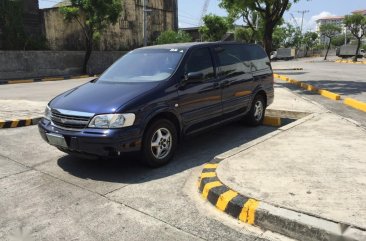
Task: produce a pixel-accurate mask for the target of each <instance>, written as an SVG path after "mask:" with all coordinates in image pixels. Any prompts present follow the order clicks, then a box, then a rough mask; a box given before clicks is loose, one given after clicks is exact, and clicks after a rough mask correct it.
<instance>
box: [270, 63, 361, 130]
mask: <svg viewBox="0 0 366 241" xmlns="http://www.w3.org/2000/svg"><path fill="white" fill-rule="evenodd" d="M333 59H334V58H333ZM272 67H273V68H274V69H288V68H303V70H286V71H283V70H275V71H274V72H275V73H277V74H280V75H284V76H288V77H290V78H293V79H296V80H300V81H302V82H305V83H309V84H311V85H314V86H316V87H318V88H320V89H326V90H329V91H331V92H334V93H337V94H340V95H342V97H351V98H354V99H356V100H359V101H362V102H366V65H364V64H342V63H334V62H325V61H323V60H322V58H305V59H299V60H293V61H276V62H273V63H272ZM276 82H277V83H278V84H280V85H282V86H285V87H287V88H289V89H291V90H292V91H294V92H295V93H298V94H300V95H302V96H303V97H306V98H308V99H310V100H312V101H315V102H317V103H319V104H321V105H323V106H325V107H326V108H327V109H329V110H330V111H332V112H334V113H337V114H339V115H341V116H344V117H346V118H350V119H353V120H355V121H357V122H358V123H360V124H361V125H362V126H364V127H366V113H365V112H362V111H359V110H355V109H353V108H351V107H348V106H346V105H344V104H343V103H342V101H333V100H329V99H327V98H324V97H322V96H320V95H318V94H316V93H313V92H310V91H305V90H302V89H300V88H299V87H297V86H293V85H291V84H288V83H286V82H284V81H281V80H278V81H276Z"/></svg>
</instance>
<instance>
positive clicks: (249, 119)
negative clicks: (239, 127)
mask: <svg viewBox="0 0 366 241" xmlns="http://www.w3.org/2000/svg"><path fill="white" fill-rule="evenodd" d="M265 112H266V102H265V100H264V96H263V95H260V94H259V95H256V96H255V97H254V99H253V102H252V106H251V108H250V111H249V112H248V114H247V115H246V116H245V122H246V123H247V124H248V125H250V126H259V125H262V124H263V119H264V115H265Z"/></svg>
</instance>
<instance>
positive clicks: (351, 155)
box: [205, 88, 366, 240]
mask: <svg viewBox="0 0 366 241" xmlns="http://www.w3.org/2000/svg"><path fill="white" fill-rule="evenodd" d="M285 108H286V109H287V110H289V109H291V108H293V110H296V111H302V112H310V113H315V114H312V115H310V116H308V117H305V118H304V120H300V121H299V122H298V123H293V124H290V127H288V128H286V126H285V127H284V128H283V129H281V128H280V129H279V130H278V131H277V133H272V134H270V135H269V137H263V138H260V139H261V140H259V141H255V143H248V144H245V145H243V146H242V147H238V148H235V149H234V150H231V151H229V152H227V153H223V154H221V155H219V156H217V157H216V160H218V161H219V164H218V165H217V169H216V170H215V172H216V175H217V178H218V180H219V181H220V182H222V183H223V185H225V186H227V187H228V188H229V189H231V190H233V191H234V192H238V193H239V194H241V196H242V197H245V198H249V199H253V200H257V201H259V202H258V203H259V204H255V205H258V206H257V211H254V212H256V214H255V215H256V216H258V217H256V220H255V221H254V220H252V221H253V223H254V224H255V225H258V226H260V227H262V228H266V229H270V230H271V231H275V232H279V233H282V234H285V235H288V236H290V237H292V238H298V239H300V240H317V239H319V237H322V239H321V240H334V239H337V240H366V231H365V230H366V175H365V173H366V158H365V157H366V148H365V147H366V130H365V129H363V128H361V127H359V126H358V125H357V123H354V122H352V121H351V120H347V119H344V118H342V117H340V116H338V115H335V114H333V113H330V112H328V111H326V110H325V109H324V108H322V107H321V106H319V105H316V104H313V103H311V102H309V101H306V100H304V99H302V98H301V97H298V96H297V95H295V94H293V93H292V92H290V91H289V90H287V89H282V88H276V101H275V103H274V104H273V105H272V106H271V107H270V108H269V109H270V110H269V111H271V110H275V109H285ZM214 162H215V161H214ZM205 168H208V167H205ZM211 171H213V170H211ZM216 181H217V180H216ZM205 183H206V184H207V182H205ZM209 195H210V194H209ZM234 196H235V194H234ZM219 199H220V198H219ZM233 200H234V199H233ZM238 200H240V198H236V200H234V202H235V201H238ZM221 201H222V200H221ZM230 202H231V201H230ZM217 203H219V201H217ZM248 203H249V202H248ZM217 205H218V204H216V206H217ZM230 205H233V204H229V205H228V206H230ZM244 207H245V206H244ZM244 207H243V210H244ZM248 208H249V210H248V212H250V211H251V210H250V209H251V207H250V204H249V206H248ZM254 210H255V208H254ZM225 212H227V211H226V210H225ZM242 212H243V211H242ZM229 213H230V211H229ZM248 215H249V214H248ZM257 219H258V220H257ZM304 227H305V228H304Z"/></svg>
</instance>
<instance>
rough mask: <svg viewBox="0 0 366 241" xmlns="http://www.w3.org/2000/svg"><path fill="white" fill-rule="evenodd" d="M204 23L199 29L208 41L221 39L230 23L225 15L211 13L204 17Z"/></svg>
mask: <svg viewBox="0 0 366 241" xmlns="http://www.w3.org/2000/svg"><path fill="white" fill-rule="evenodd" d="M203 22H204V25H203V26H202V27H201V28H200V29H199V32H200V33H201V34H202V36H203V39H204V40H206V41H219V40H221V39H222V37H224V35H225V34H226V33H227V31H228V30H229V26H230V23H229V21H228V20H227V18H225V17H220V16H217V15H213V14H209V15H206V16H205V17H204V18H203Z"/></svg>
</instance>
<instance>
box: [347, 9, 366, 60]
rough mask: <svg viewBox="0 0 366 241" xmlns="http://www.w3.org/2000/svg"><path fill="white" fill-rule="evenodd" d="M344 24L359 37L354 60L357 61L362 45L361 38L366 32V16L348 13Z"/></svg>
mask: <svg viewBox="0 0 366 241" xmlns="http://www.w3.org/2000/svg"><path fill="white" fill-rule="evenodd" d="M344 24H345V25H346V27H347V28H348V29H349V30H350V31H351V33H352V35H353V36H355V37H356V39H357V41H358V42H357V50H356V53H355V57H354V58H353V61H355V62H357V56H358V53H359V51H360V47H361V39H362V38H363V36H365V34H366V16H364V15H362V14H352V15H347V16H346V17H345V18H344Z"/></svg>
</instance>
